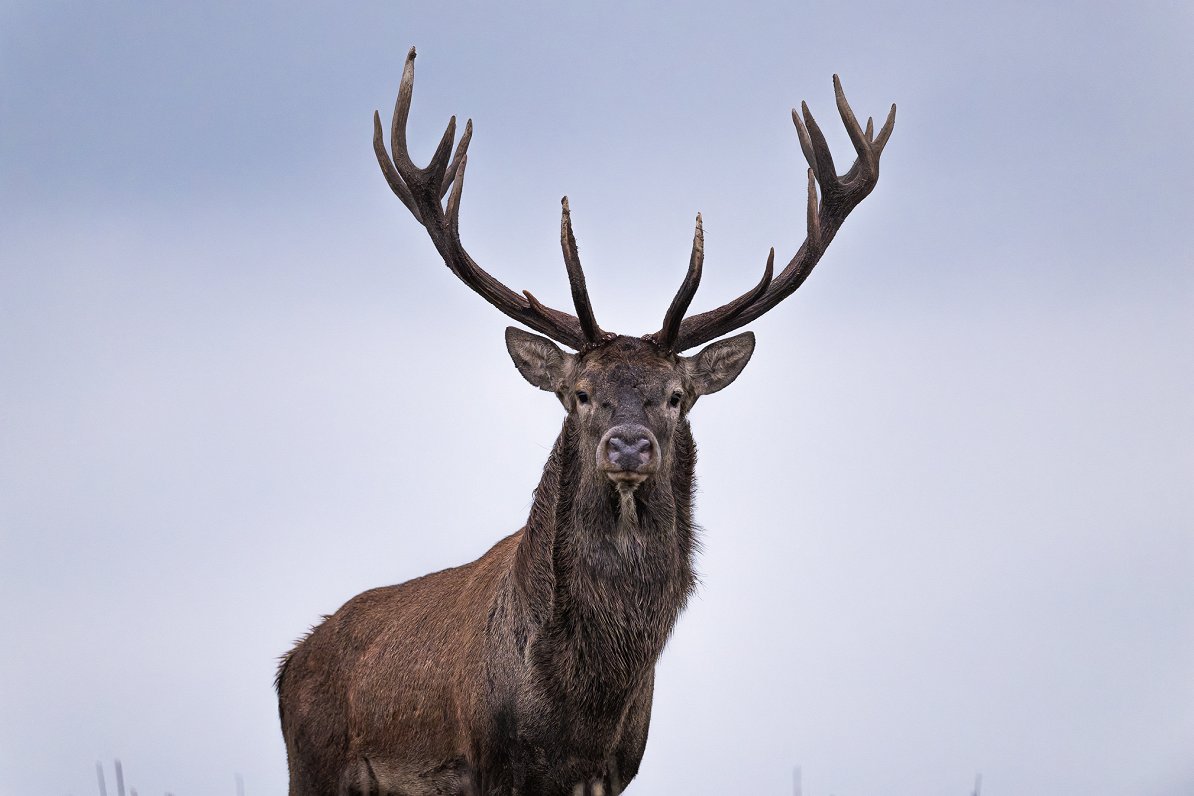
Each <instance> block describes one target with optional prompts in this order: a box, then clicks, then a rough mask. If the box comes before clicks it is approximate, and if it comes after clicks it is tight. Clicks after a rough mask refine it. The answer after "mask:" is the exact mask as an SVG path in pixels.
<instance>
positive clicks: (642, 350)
mask: <svg viewBox="0 0 1194 796" xmlns="http://www.w3.org/2000/svg"><path fill="white" fill-rule="evenodd" d="M414 60H415V49H414V48H413V47H412V48H411V49H410V52H409V53H408V54H407V57H406V64H405V67H404V68H403V72H402V82H401V85H400V87H399V91H398V100H397V103H396V104H395V107H394V115H393V120H392V123H391V131H390V149H391V151H392V155H391V154H390V153H388V152H387V151H386V147H385V143H384V140H383V134H382V126H381V117H380V115H378V114H376V113H375V114H374V117H373V122H374V135H373V148H374V151H375V153H376V155H377V161H378V163H379V164H380V166H381V170H382V173H383V174H384V175H385V177H386V181H387V182H388V183H389V185H390V188H391V189H392V190H393V191H394V193H395V195H397V197H398V198H399V200H401V201H402V203H403V204H404V205H405V206H406V208H407V209H408V210H409V211H410V212H411V214H412V215H413V216H414V217H415V218H416V219H417V220H418V221H419V222H420V223H421V224H422V225H423V227H424V228H425V229H426V230H427V234H428V235H429V236H430V238H431V241H432V243H434V244H435V247H436V249H437V250H438V251H439V253H440V255H441V256H442V257H443V259H444V263H445V264H446V265H447V266H448V268H449V269H450V270H451V271H452V273H454V274H456V276H458V277H459V278H460V279H461V280H462V281H463V282H464V283H465V284H466V285H468V286H469V287H470V288H472V289H473V290H474V291H476V292H477V293H479V294H480V295H481V296H482V297H483V298H484V299H485V300H486V301H488V302H489V303H491V304H493V305H494V306H495V307H497V308H498V309H499V310H501V311H502V312H504V313H505V314H506V315H508V316H509V317H511V318H513V319H514V320H516V321H518V322H520V323H522V324H524V325H526V326H528V327H530V328H532V329H534V330H536V331H538V332H540V333H541V334H542V335H546V336H545V337H543V336H539V335H534V334H530V333H528V332H524V331H522V330H520V329H518V328H515V327H510V328H508V329H507V330H506V345H507V348H508V349H509V352H510V356H511V357H512V358H513V360H514V364H515V365H516V366H517V368H518V370H519V372H520V373H521V374H522V375H523V377H524V378H526V380H527V381H528V382H530V383H531V384H533V385H534V386H536V387H539V388H540V389H542V390H547V391H548V392H552V393H555V395H556V396H557V397H558V398H559V400H560V402H561V403H562V404H563V405H564V408H565V409H566V410H567V411H568V413H569V419H570V420H571V421H573V424H574V426H575V428H576V429H577V433H579V435H580V440H579V442H580V446H581V450H582V451H584V452H585V453H586V455H585V456H584V459H585V461H586V462H587V464H586V467H589V468H591V470H590V471H589V473H588V475H589V476H590V477H591V478H592V479H595V480H598V481H605V482H608V483H610V484H611V485H612V486H614V487H616V488H617V489H618V490H619V491H621V492H623V493H628V492H633V491H634V490H635V489H636V488H637V487H639V486H640V485H641V484H643V483H645V482H647V481H649V480H650V479H651V478H653V477H655V476H656V475H657V474H659V473H661V472H667V471H668V470H669V469H670V459H671V443H672V439H673V435H674V432H675V430H676V428H677V426H678V424H680V423H682V422H684V419H685V417H686V415H687V413H688V411H689V410H690V409H691V408H692V406H693V404H694V403H695V402H696V400H697V398H699V397H700V396H702V395H707V394H709V393H713V392H717V391H718V390H720V389H722V388H723V387H725V386H727V385H728V384H730V383H731V382H732V381H734V379H735V378H737V376H738V374H739V373H741V372H742V369H743V368H744V367H745V366H746V363H747V362H748V361H749V359H750V356H751V353H752V352H753V351H754V343H755V341H754V335H753V334H752V333H750V332H746V333H744V334H739V335H737V336H735V337H731V338H729V339H725V340H720V341H718V342H713V343H711V344H709V345H708V346H707V347H705V348H704V349H702V350H701V351H700V352H699V353H697V354H696V355H694V356H683V355H682V352H684V351H687V350H690V349H692V348H695V347H696V346H698V345H701V344H703V343H709V342H710V341H712V340H715V339H717V338H719V337H722V336H723V335H725V334H727V333H729V332H731V331H734V330H736V329H738V328H740V327H742V326H744V325H746V324H747V323H749V322H750V321H752V320H754V319H755V318H758V317H759V316H760V315H762V314H763V313H765V312H767V311H768V310H769V309H771V308H772V307H774V306H775V305H776V304H778V303H779V302H781V301H783V300H784V299H785V298H786V297H787V296H789V295H791V294H792V293H793V292H794V291H795V290H796V289H797V288H798V287H800V285H801V284H803V282H804V280H805V279H807V278H808V275H809V274H810V273H811V272H812V270H813V267H814V266H815V265H816V264H817V262H818V260H820V258H821V255H822V254H823V253H824V251H825V248H826V247H827V246H828V245H829V243H830V241H831V240H833V237H834V235H835V234H836V233H837V231H838V229H839V228H840V227H841V225H842V222H843V221H844V220H845V218H846V216H847V215H848V214H849V213H850V211H851V210H853V208H854V207H855V206H856V205H858V203H859V202H861V201H862V200H863V199H864V198H865V197H866V196H867V195H868V194H869V193H870V192H871V191H872V190H873V189H874V187H875V183H876V181H877V180H878V177H879V156H880V155H881V154H882V152H883V147H884V146H885V145H886V143H887V140H888V137H889V136H890V135H891V131H892V127H893V125H894V123H895V105H892V107H891V112H890V113H889V114H888V117H887V120H886V122H885V123H884V125H883V127H882V129H880V131H879V133H878V135H875V132H874V124H873V121H872V120H871V119H868V120H867V123H866V128H865V130H864V129H863V128H862V127H861V126H860V125H859V124H858V121H857V120H856V119H855V117H854V112H853V111H852V110H851V109H850V105H849V103H847V102H846V98H845V95H844V94H843V93H842V87H841V82H840V81H839V80H838V78H837V76H836V75H835V76H834V78H833V83H834V90H835V93H836V96H837V106H838V111H839V113H840V114H841V117H842V122H843V123H844V124H845V126H846V130H847V132H848V133H849V135H850V140H851V142H852V143H853V144H854V148H855V150H856V152H857V155H858V157H857V159H856V160H855V161H854V164H853V165H852V166H851V168H850V169H849V171H847V172H846V174H845V175H844V176H839V175H838V174H837V172H836V170H835V168H834V164H833V156H832V155H831V154H830V152H829V147H828V145H827V144H826V142H825V137H824V135H823V134H822V132H821V129H820V127H818V126H817V123H816V121H815V120H814V119H813V116H812V114H811V113H810V112H809V110H808V106H807V105H804V104H802V105H801V112H800V113H797V111H796V110H795V109H793V111H792V122H793V123H794V124H795V126H796V132H797V136H798V138H799V141H800V147H801V150H802V151H803V152H804V156H805V158H806V160H807V161H808V163H809V169H808V204H807V212H806V227H807V236H806V238H805V241H804V243H803V244H802V245H801V246H800V248H799V250H798V251H797V252H796V254H795V255H794V256H793V257H792V259H791V260H790V261H789V262H788V264H787V266H785V267H784V269H783V270H782V271H780V272H779V274H778V275H776V274H774V263H775V250H774V249H772V250H771V253H770V254H769V255H768V257H767V263H766V266H765V268H764V270H763V276H762V278H761V279H760V280H759V282H758V283H757V284H756V285H755V286H754V287H753V288H751V289H750V290H748V291H747V292H746V293H744V294H742V295H741V296H738V297H737V298H735V299H734V300H732V301H730V302H728V303H726V304H724V305H722V306H720V307H718V308H716V309H714V310H710V311H709V312H704V313H701V314H698V315H693V316H688V317H686V316H685V314H686V312H687V310H688V307H689V304H690V303H691V302H692V299H693V296H694V295H695V294H696V290H697V287H698V285H699V284H700V279H701V271H702V267H703V263H704V237H703V232H702V227H701V217H700V215H699V214H698V215H697V219H696V232H695V235H694V236H693V244H692V254H691V257H690V259H689V265H688V273H687V275H686V276H685V278H684V281H683V282H682V284H681V285H680V289H679V290H678V291H677V293H676V296H675V298H674V299H673V300H672V303H671V305H670V306H669V307H668V309H667V312H666V314H665V315H664V319H663V324H662V326H661V327H660V329H659V330H658V331H656V332H653V333H650V334H646V335H643V336H641V337H628V336H624V335H617V334H613V333H610V332H606V331H604V330H603V329H602V328H601V327H600V326H599V325H598V323H597V319H596V317H595V315H594V313H593V307H592V305H591V303H590V301H589V295H588V290H587V288H586V286H585V277H584V272H583V270H582V269H581V264H580V257H579V255H578V252H577V246H576V238H575V236H574V235H573V231H572V220H571V215H570V213H569V208H568V199H567V197H565V198H564V199H563V201H562V204H563V212H562V217H561V221H560V243H561V248H562V249H563V254H564V264H565V267H566V269H567V273H568V281H569V284H570V286H571V290H572V298H573V303H574V306H575V309H576V314H575V315H572V314H570V313H567V312H562V311H560V310H556V309H552V308H550V307H547V306H545V305H544V304H542V303H541V302H540V301H538V300H537V299H536V298H535V297H534V296H533V295H532V294H531V293H529V292H527V291H523V293H522V294H521V295H519V294H517V293H515V292H514V291H512V290H510V289H509V288H508V287H506V286H505V285H504V284H502V283H501V282H499V281H498V280H497V279H495V278H494V277H493V276H491V275H490V274H489V273H488V272H486V271H485V270H484V269H482V268H481V267H480V266H478V265H477V263H476V262H475V261H474V260H473V259H472V257H470V256H469V254H468V252H467V251H465V249H464V247H463V245H462V244H461V242H460V226H459V221H460V197H461V192H462V190H463V187H464V173H465V168H466V166H467V165H468V155H467V151H468V144H469V141H470V140H471V138H472V132H473V125H472V121H471V120H470V121H469V122H468V123H467V124H466V125H465V128H464V133H463V135H462V136H461V138H460V142H459V143H458V144H457V145H456V147H455V152H454V153H453V142H454V140H455V137H456V118H455V117H453V118H452V119H451V121H450V122H449V123H448V128H447V130H446V131H445V132H444V135H443V138H442V139H441V140H440V143H439V146H438V147H437V148H436V151H435V154H434V155H433V156H432V158H431V162H430V163H429V164H428V165H427V167H426V168H419V167H417V166H416V165H415V164H414V162H413V161H412V160H411V158H410V153H409V150H408V148H407V143H406V122H407V118H408V116H409V114H410V104H411V96H412V92H413V87H414ZM818 185H820V192H819V193H818ZM445 196H447V197H448V198H447V205H446V207H445V205H444V204H443V199H444V197H445ZM553 340H554V341H556V342H559V343H562V344H564V345H566V346H569V347H571V348H573V349H575V351H576V353H569V352H566V351H564V350H562V349H561V348H560V347H559V346H557V345H556V342H553Z"/></svg>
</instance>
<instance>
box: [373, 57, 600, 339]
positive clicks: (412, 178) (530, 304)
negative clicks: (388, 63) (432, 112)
mask: <svg viewBox="0 0 1194 796" xmlns="http://www.w3.org/2000/svg"><path fill="white" fill-rule="evenodd" d="M414 64H415V48H414V47H411V48H410V51H409V52H408V53H407V55H406V62H405V63H404V64H403V67H402V82H401V83H400V84H399V87H398V98H397V100H396V101H395V103H394V115H393V118H392V120H391V123H390V150H391V151H390V152H386V147H385V142H384V139H383V134H382V127H381V116H380V114H378V113H376V112H375V113H374V114H373V150H374V153H375V154H376V155H377V163H378V165H379V166H380V167H381V171H382V174H383V175H384V176H385V178H386V182H387V183H388V184H389V186H390V189H391V190H392V191H393V192H394V194H395V196H397V197H398V199H399V200H400V201H401V202H402V204H403V205H405V206H406V209H407V210H409V211H410V212H411V215H413V216H414V217H415V218H416V219H417V220H418V221H419V223H421V224H422V225H423V227H424V228H425V229H426V230H427V235H428V236H429V237H430V238H431V242H432V243H433V244H435V248H436V250H437V251H438V252H439V254H440V256H441V257H443V259H444V264H445V265H447V266H448V268H449V269H450V270H451V271H452V273H454V274H456V276H457V277H459V278H460V280H461V281H463V282H464V283H465V284H466V285H468V286H469V287H470V288H472V290H473V291H474V292H476V293H478V294H480V295H481V297H482V298H484V299H485V300H486V301H488V302H489V303H490V304H493V305H494V306H495V307H497V308H498V309H499V310H501V311H502V312H503V313H505V314H506V315H508V316H509V317H511V318H513V319H514V320H516V321H518V322H519V323H523V324H525V325H527V326H529V327H530V328H532V329H535V330H536V331H538V332H541V333H542V334H545V335H547V336H548V337H551V338H552V339H554V340H557V341H559V342H561V343H563V344H565V345H568V346H572V347H573V348H576V349H577V350H582V349H584V348H586V347H588V346H590V345H592V344H593V343H594V342H596V341H597V340H599V339H601V338H600V335H601V334H602V333H601V330H600V329H599V328H598V327H597V323H596V321H595V320H594V319H593V310H592V307H591V306H589V303H588V294H587V292H586V290H585V285H584V276H583V274H581V273H580V264H579V259H577V261H576V268H575V269H573V267H572V265H571V264H569V282H570V283H571V284H572V293H573V297H574V298H575V299H576V300H577V309H578V311H579V312H581V316H582V317H581V318H577V317H576V316H573V315H569V314H568V313H566V312H560V311H559V310H555V309H552V308H551V307H547V306H544V305H543V304H541V303H540V302H538V301H536V300H535V299H534V298H533V297H530V294H529V293H528V294H527V295H526V296H525V297H524V296H520V295H519V294H517V293H515V292H514V291H513V290H511V289H510V288H508V287H506V286H505V285H504V284H502V283H501V282H499V281H498V280H497V279H495V278H494V277H493V276H492V275H490V274H489V273H488V272H486V271H485V270H484V269H483V268H481V267H480V266H478V265H477V263H476V262H475V261H474V260H473V258H472V257H470V256H469V253H468V252H467V251H465V249H464V246H463V245H461V242H460V197H461V194H462V193H463V190H464V172H465V168H466V167H467V165H468V145H469V142H470V141H471V140H472V136H473V123H472V120H471V119H470V120H469V121H468V122H467V123H466V124H465V127H464V134H463V135H462V136H461V138H460V143H459V144H457V145H456V151H455V154H452V156H451V158H449V154H451V153H452V143H453V141H454V140H455V138H456V117H455V116H453V117H452V119H451V120H450V121H449V122H448V127H447V129H446V130H445V131H444V134H443V136H442V137H441V138H440V142H439V145H438V146H437V147H436V149H435V154H434V155H433V156H432V158H431V162H430V163H428V165H427V167H426V168H419V167H418V166H416V165H415V164H414V161H413V160H412V159H411V156H410V150H409V148H408V146H407V140H406V123H407V120H408V118H409V116H410V105H411V98H412V96H413V94H414V83H415V66H414ZM449 191H450V192H451V193H450V194H449ZM445 194H449V195H448V204H447V209H446V212H445V208H444V206H443V204H442V200H443V198H444V195H445ZM573 247H574V249H573V253H575V241H573ZM566 257H567V252H566ZM574 270H575V272H576V273H575V275H574V273H573V271H574ZM578 277H579V278H578ZM578 296H579V297H578ZM581 298H583V308H582V301H581ZM582 318H583V320H582Z"/></svg>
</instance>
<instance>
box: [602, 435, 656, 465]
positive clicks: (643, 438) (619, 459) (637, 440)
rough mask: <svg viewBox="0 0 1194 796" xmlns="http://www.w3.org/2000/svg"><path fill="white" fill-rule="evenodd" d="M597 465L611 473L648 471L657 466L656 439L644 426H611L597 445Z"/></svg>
mask: <svg viewBox="0 0 1194 796" xmlns="http://www.w3.org/2000/svg"><path fill="white" fill-rule="evenodd" d="M597 466H598V467H599V468H600V469H601V470H603V471H605V472H606V473H608V474H610V475H611V476H613V475H615V474H617V473H639V474H642V475H644V476H645V475H649V474H651V473H653V472H655V470H656V469H658V467H659V443H658V442H656V441H655V435H654V434H652V433H651V430H650V429H649V428H647V427H646V426H639V425H622V426H614V427H613V428H611V429H610V430H609V431H607V432H605V436H604V437H602V438H601V443H600V444H599V445H598V446H597Z"/></svg>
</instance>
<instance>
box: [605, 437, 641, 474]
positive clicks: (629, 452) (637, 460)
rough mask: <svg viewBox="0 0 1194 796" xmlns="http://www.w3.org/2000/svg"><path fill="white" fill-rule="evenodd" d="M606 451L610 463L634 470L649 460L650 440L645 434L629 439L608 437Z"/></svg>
mask: <svg viewBox="0 0 1194 796" xmlns="http://www.w3.org/2000/svg"><path fill="white" fill-rule="evenodd" d="M606 453H607V455H608V456H609V460H610V463H611V464H616V465H617V466H619V467H621V468H623V469H626V470H634V469H637V468H638V467H641V466H642V465H644V464H647V463H648V462H650V461H651V440H650V439H648V438H647V437H645V436H640V437H634V438H631V439H625V438H623V437H610V439H609V445H608V446H607V448H606Z"/></svg>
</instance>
